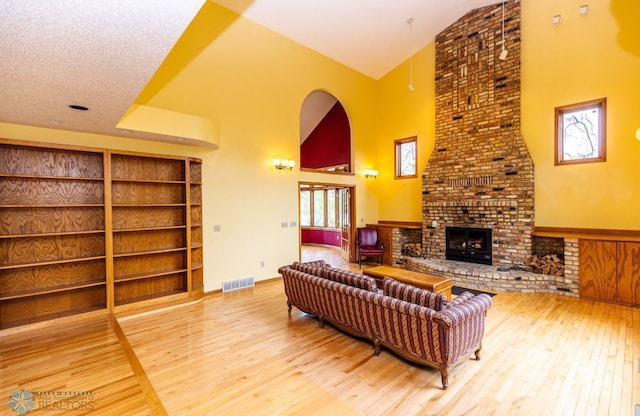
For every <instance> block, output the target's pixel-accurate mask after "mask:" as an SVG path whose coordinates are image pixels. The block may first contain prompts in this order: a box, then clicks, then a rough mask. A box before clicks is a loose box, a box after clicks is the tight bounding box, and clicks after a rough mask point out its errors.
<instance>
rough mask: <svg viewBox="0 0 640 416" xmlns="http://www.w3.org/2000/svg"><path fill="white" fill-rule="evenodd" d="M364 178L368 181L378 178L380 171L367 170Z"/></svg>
mask: <svg viewBox="0 0 640 416" xmlns="http://www.w3.org/2000/svg"><path fill="white" fill-rule="evenodd" d="M364 177H365V178H367V179H375V178H377V177H378V171H377V170H374V169H365V170H364Z"/></svg>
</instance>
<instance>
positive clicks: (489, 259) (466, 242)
mask: <svg viewBox="0 0 640 416" xmlns="http://www.w3.org/2000/svg"><path fill="white" fill-rule="evenodd" d="M446 244H447V246H446V247H447V249H446V252H445V256H446V258H447V260H458V261H466V262H469V263H478V264H489V265H490V264H493V256H492V252H491V229H490V228H464V227H446Z"/></svg>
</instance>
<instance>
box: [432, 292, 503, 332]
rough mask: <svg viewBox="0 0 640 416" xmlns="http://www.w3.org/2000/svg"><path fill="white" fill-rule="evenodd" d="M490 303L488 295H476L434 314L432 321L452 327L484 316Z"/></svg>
mask: <svg viewBox="0 0 640 416" xmlns="http://www.w3.org/2000/svg"><path fill="white" fill-rule="evenodd" d="M491 303H492V302H491V297H490V296H489V295H485V294H480V295H476V296H473V297H471V298H469V299H465V300H464V301H463V302H460V303H458V304H455V305H453V306H449V307H447V309H444V310H442V311H440V312H436V313H435V314H434V316H433V320H434V321H435V322H438V323H439V324H440V325H443V326H446V327H454V326H456V325H460V324H462V323H464V322H466V321H468V320H469V319H473V318H475V317H476V316H478V315H483V316H484V315H486V313H487V310H488V309H489V307H491Z"/></svg>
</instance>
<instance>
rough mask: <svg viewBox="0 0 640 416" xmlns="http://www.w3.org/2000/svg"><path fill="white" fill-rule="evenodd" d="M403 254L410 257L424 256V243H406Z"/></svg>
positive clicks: (403, 246)
mask: <svg viewBox="0 0 640 416" xmlns="http://www.w3.org/2000/svg"><path fill="white" fill-rule="evenodd" d="M402 255H403V256H409V257H422V244H420V243H404V244H403V245H402Z"/></svg>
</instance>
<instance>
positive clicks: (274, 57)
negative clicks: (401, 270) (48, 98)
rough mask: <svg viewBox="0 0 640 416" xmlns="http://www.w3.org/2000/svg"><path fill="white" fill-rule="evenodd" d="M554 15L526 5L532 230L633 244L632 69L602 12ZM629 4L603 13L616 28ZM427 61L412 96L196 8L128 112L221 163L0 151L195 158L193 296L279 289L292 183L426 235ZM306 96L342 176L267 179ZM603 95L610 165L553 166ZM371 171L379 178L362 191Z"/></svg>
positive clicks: (174, 149)
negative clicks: (349, 196)
mask: <svg viewBox="0 0 640 416" xmlns="http://www.w3.org/2000/svg"><path fill="white" fill-rule="evenodd" d="M545 3H550V4H545ZM551 3H553V4H551ZM558 3H559V2H537V1H534V0H523V16H522V37H523V44H522V52H523V55H522V81H523V84H522V124H523V136H524V138H525V141H526V142H527V145H528V147H529V149H530V152H531V155H532V157H533V159H534V163H535V165H536V166H535V168H536V225H538V226H558V227H584V228H623V229H640V220H639V216H638V214H637V207H636V205H637V204H636V203H637V201H640V182H639V181H640V179H638V171H639V169H638V168H637V166H638V161H640V142H638V141H636V140H634V138H633V134H634V131H635V130H636V129H637V128H639V127H640V119H638V117H639V115H640V90H639V89H640V82H638V74H640V57H639V56H638V52H637V51H636V52H635V53H636V55H633V54H632V53H631V52H627V51H624V50H622V49H621V48H620V46H619V44H618V43H617V32H618V27H617V23H616V20H615V19H614V17H613V14H612V13H611V11H610V10H609V9H608V8H607V6H604V5H603V3H604V1H600V2H598V3H596V4H589V6H590V7H591V12H590V14H589V15H588V16H586V17H584V18H581V17H579V16H578V15H577V8H578V6H579V5H580V2H578V1H574V0H564V1H562V2H561V3H562V4H561V5H558ZM632 3H634V5H633V6H632V5H631V4H632ZM635 3H636V2H630V1H621V0H613V1H612V5H616V7H620V8H621V10H620V11H618V10H616V12H617V13H620V12H621V13H622V15H625V16H626V15H632V14H633V12H634V11H635V10H631V9H632V8H638V6H637V5H635ZM558 13H560V14H562V15H563V18H564V22H563V24H562V25H561V26H559V27H555V26H553V25H552V24H551V23H550V20H551V16H553V15H554V14H558ZM639 30H640V29H638V28H636V27H633V26H630V27H625V33H626V35H625V36H623V37H622V39H623V41H624V39H629V38H631V39H640V31H639ZM203 36H204V37H203ZM623 44H624V45H631V46H632V47H633V45H635V44H634V43H633V42H628V41H624V42H623ZM632 47H630V48H629V49H630V50H633V48H632ZM434 60H435V58H434V45H433V44H430V45H428V46H427V47H425V48H424V49H422V50H420V51H419V52H417V53H416V55H415V57H414V62H413V66H414V84H415V91H414V92H413V93H410V92H409V91H408V90H407V84H408V81H409V64H408V62H405V63H403V64H402V65H400V66H399V67H398V68H396V69H395V70H394V71H392V72H391V73H389V74H388V75H387V76H385V77H384V78H383V79H381V80H380V81H375V80H373V79H371V78H368V77H366V76H364V75H362V74H360V73H357V72H355V71H353V70H351V69H348V68H346V67H345V66H343V65H341V64H338V63H336V62H335V61H332V60H330V59H328V58H326V57H324V56H322V55H320V54H318V53H315V52H313V51H311V50H309V49H307V48H305V47H303V46H301V45H298V44H296V43H294V42H292V41H290V40H288V39H286V38H284V37H282V36H280V35H278V34H276V33H274V32H272V31H269V30H267V29H265V28H263V27H262V26H259V25H257V24H255V23H253V22H252V21H250V20H248V19H244V18H242V17H239V16H238V15H236V14H234V13H232V12H229V11H228V10H226V9H224V8H222V7H220V6H217V5H216V4H215V3H213V2H206V3H205V5H204V6H203V9H202V10H201V12H200V13H199V15H198V16H197V17H196V19H195V20H194V22H193V24H192V26H190V28H189V29H188V30H187V31H186V32H185V34H184V36H183V37H182V38H181V40H180V41H179V42H178V44H177V46H176V48H174V50H173V51H172V52H171V54H170V55H169V56H168V58H167V60H166V61H165V63H164V64H163V66H162V67H161V68H160V69H159V70H158V72H157V76H156V77H154V78H153V79H152V80H151V81H150V83H149V84H148V86H147V88H145V90H144V91H143V92H142V94H141V95H140V97H139V98H138V100H137V101H136V103H135V104H140V105H150V106H153V107H156V108H160V109H166V110H170V111H177V112H183V113H186V114H192V115H194V116H196V117H202V118H205V119H208V120H212V121H213V122H214V123H215V124H216V125H217V126H218V127H219V144H220V148H219V149H218V150H211V149H205V148H198V147H188V146H180V145H170V144H165V143H156V142H147V141H142V140H132V139H123V138H118V137H110V136H100V135H92V134H86V133H77V132H68V131H61V130H52V129H39V128H34V127H27V126H17V125H11V124H6V123H5V124H2V123H0V137H6V138H12V139H23V140H36V141H42V142H53V143H66V144H74V145H83V146H94V147H103V148H112V149H120V150H132V151H143V152H151V153H166V154H172V155H189V156H194V157H199V158H201V159H203V162H204V164H203V181H204V185H203V202H204V214H203V225H204V235H203V237H204V267H205V290H207V291H210V290H216V289H219V288H220V286H221V282H222V281H224V280H231V279H236V278H239V277H248V276H254V277H256V279H258V280H261V279H266V278H271V277H275V276H276V275H277V268H278V267H279V266H281V265H284V264H286V263H290V262H291V261H293V260H297V259H298V237H299V236H298V230H297V228H290V227H288V228H282V227H281V223H282V222H287V223H290V222H296V223H297V222H298V197H297V188H298V182H299V181H305V182H314V181H315V182H328V183H340V184H348V185H355V186H356V207H357V208H356V218H357V220H356V221H357V222H356V224H355V225H357V226H359V225H362V224H365V223H370V222H376V221H378V220H398V221H421V220H422V213H421V199H422V198H421V178H420V174H421V173H422V170H423V168H424V166H425V165H426V163H427V161H428V158H429V156H430V154H431V152H432V150H433V145H434V135H435V126H434V117H435V110H434V65H435V61H434ZM316 89H324V90H327V91H328V92H330V93H332V94H334V95H335V96H336V97H337V98H338V99H339V100H340V101H341V102H342V104H343V105H344V107H345V109H346V111H347V114H348V116H349V119H350V122H351V127H352V137H353V141H354V144H353V157H354V167H355V172H356V174H355V175H353V176H337V175H321V174H313V173H305V172H299V171H298V170H297V169H296V170H295V171H294V172H293V173H276V172H274V170H273V168H272V167H271V166H270V163H271V160H272V159H273V158H274V157H280V158H290V159H294V160H296V162H299V143H300V140H299V112H300V108H301V106H302V103H303V101H304V99H305V97H306V96H307V94H309V93H310V92H311V91H313V90H316ZM602 96H606V97H607V99H608V123H609V124H608V127H609V128H608V140H607V147H608V148H607V159H608V160H607V162H606V163H599V164H589V165H578V166H559V167H556V166H554V164H553V109H554V107H555V106H558V105H564V104H569V103H572V102H578V101H583V100H588V99H592V98H598V97H602ZM413 135H417V136H418V154H419V155H418V174H419V177H418V178H416V179H405V180H394V179H393V141H394V140H395V139H399V138H404V137H408V136H413ZM367 168H375V169H378V170H379V172H380V175H379V177H378V178H377V179H375V180H372V179H369V180H365V179H364V177H363V175H362V171H363V170H364V169H367ZM214 225H220V226H221V232H220V233H214V232H213V226H214ZM261 261H264V262H265V265H264V267H261V266H260V262H261Z"/></svg>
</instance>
